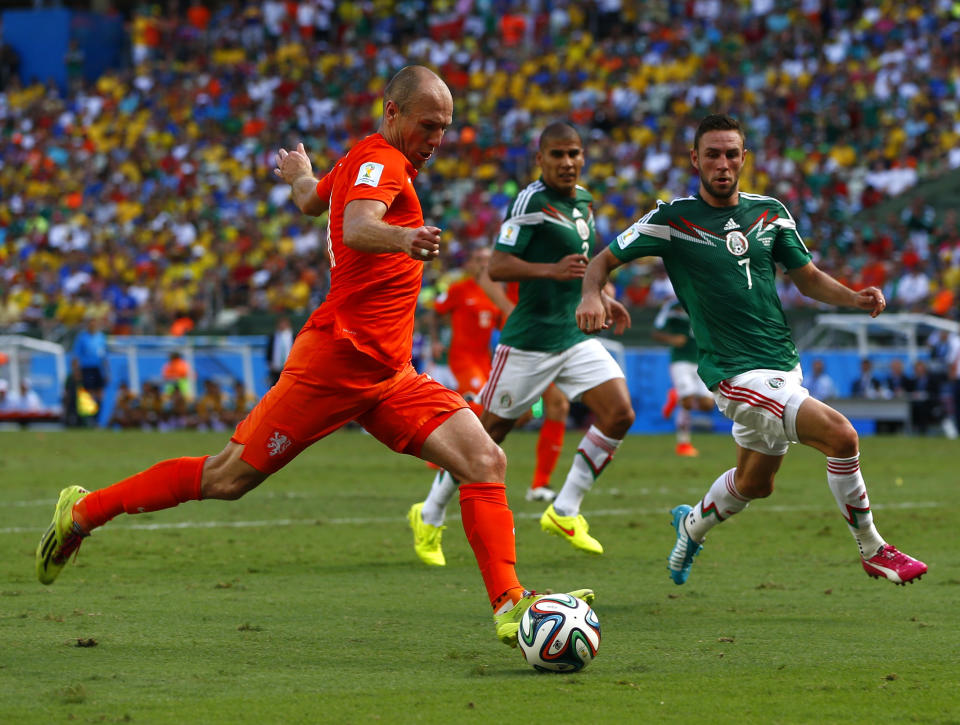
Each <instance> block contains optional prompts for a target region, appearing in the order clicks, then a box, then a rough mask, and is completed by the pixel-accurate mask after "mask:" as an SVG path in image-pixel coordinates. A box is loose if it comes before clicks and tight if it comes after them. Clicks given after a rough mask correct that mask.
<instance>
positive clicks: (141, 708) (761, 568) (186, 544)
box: [0, 431, 960, 725]
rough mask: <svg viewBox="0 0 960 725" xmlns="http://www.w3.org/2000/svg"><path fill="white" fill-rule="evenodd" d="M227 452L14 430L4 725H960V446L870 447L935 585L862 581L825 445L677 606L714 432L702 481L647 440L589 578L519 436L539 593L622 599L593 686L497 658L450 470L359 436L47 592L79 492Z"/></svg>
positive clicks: (3, 601)
mask: <svg viewBox="0 0 960 725" xmlns="http://www.w3.org/2000/svg"><path fill="white" fill-rule="evenodd" d="M578 439H579V434H577V433H574V432H570V433H569V434H568V436H567V446H566V451H565V455H564V456H563V458H561V463H560V465H559V466H558V469H560V470H558V471H557V473H555V474H554V477H555V481H559V480H560V479H562V475H563V474H564V473H565V470H566V467H567V466H568V465H569V461H570V455H571V454H572V451H573V449H574V447H575V445H576V442H577V440H578ZM224 440H225V436H223V435H212V434H211V435H207V434H141V433H109V432H83V431H81V432H64V433H41V432H24V433H14V432H8V433H2V434H0V491H2V492H3V495H4V499H5V501H6V503H7V505H6V506H4V507H3V508H2V509H0V646H2V649H0V722H3V723H47V722H63V721H71V722H140V723H185V722H201V723H205V722H225V723H238V722H267V723H319V722H330V723H366V722H375V721H380V722H390V723H406V722H423V723H434V722H436V723H440V722H443V723H459V722H466V723H471V722H476V723H484V724H485V725H486V724H489V723H491V722H511V721H520V722H523V721H529V722H534V723H539V722H545V721H549V720H556V721H572V722H586V723H607V722H610V723H614V722H615V723H621V724H622V723H643V722H685V723H689V722H694V723H717V722H720V723H722V722H747V723H796V722H809V723H825V722H837V723H839V722H842V723H879V722H922V723H931V722H940V723H948V722H952V723H958V722H960V614H958V612H960V603H958V600H960V554H958V547H957V540H958V537H957V531H958V529H960V514H958V511H957V509H955V508H953V506H952V505H950V501H953V500H954V499H955V498H956V483H957V477H956V461H957V460H958V456H957V444H956V442H951V441H945V440H942V439H917V438H869V439H865V440H864V441H863V470H864V472H865V475H866V476H867V481H868V485H869V486H870V493H871V499H872V502H873V504H874V509H875V517H876V520H877V523H878V526H879V528H880V531H881V533H882V534H883V535H884V536H885V537H886V538H887V539H888V540H890V541H891V542H893V543H895V544H897V545H898V546H900V547H901V548H903V549H904V550H906V551H907V552H909V553H911V554H914V555H916V556H918V557H920V558H922V559H924V560H925V561H926V562H927V563H928V564H929V565H930V572H929V573H928V574H927V576H925V577H924V579H923V581H921V582H920V583H918V584H915V585H912V586H907V587H895V586H893V585H891V584H890V583H888V582H883V581H875V580H873V579H870V578H868V577H867V576H866V575H865V574H864V573H863V571H862V569H861V568H860V565H859V563H858V559H857V554H856V547H855V545H854V544H853V541H852V539H851V537H850V536H849V534H848V533H847V530H846V526H845V525H844V523H843V521H842V519H841V518H840V515H839V512H838V511H837V509H836V505H835V503H834V501H833V497H832V496H831V495H830V492H829V489H828V488H827V485H826V480H825V479H826V475H825V467H824V462H823V459H822V457H821V456H820V455H819V454H817V453H816V452H814V451H812V450H810V449H805V448H803V447H800V446H798V447H795V448H794V450H792V451H791V453H790V454H789V456H788V458H787V461H786V462H785V464H784V466H783V469H782V470H781V472H780V474H779V476H778V479H777V489H778V490H777V491H776V492H775V494H774V495H773V496H772V497H771V498H770V499H767V500H765V501H759V502H756V503H754V504H753V505H752V506H751V507H750V509H749V510H748V511H746V512H745V513H744V514H742V515H740V516H738V517H736V518H734V519H732V520H730V521H729V522H727V523H725V524H724V525H723V526H721V527H719V528H717V529H715V530H714V531H713V532H712V533H711V535H710V537H709V539H708V541H707V545H706V547H705V548H704V551H703V552H702V553H701V555H700V556H699V558H698V559H697V563H696V565H695V566H694V569H693V573H692V575H691V578H690V581H689V582H688V583H687V584H686V585H685V586H683V587H677V586H675V585H674V584H673V583H672V582H671V581H670V579H669V577H668V575H667V572H666V568H665V564H666V555H667V553H668V551H669V549H670V547H671V546H672V542H673V535H672V533H671V530H670V528H669V514H668V510H669V508H670V507H671V506H673V505H675V504H676V503H680V502H686V503H690V504H693V503H695V502H696V501H697V500H698V499H699V497H700V496H701V495H702V493H703V491H704V490H705V488H706V487H707V486H708V485H709V484H710V483H711V482H712V481H713V480H714V478H715V477H716V476H717V475H718V474H719V473H720V472H722V471H723V470H725V469H726V468H728V467H730V466H731V465H732V461H733V443H732V441H731V440H730V439H729V438H728V437H725V436H705V435H703V436H699V437H698V438H697V440H696V444H697V445H698V447H699V448H700V449H701V453H702V455H701V457H700V458H698V459H694V460H679V459H677V458H675V457H674V456H673V455H672V440H671V439H670V438H668V437H642V436H635V437H631V438H629V439H628V440H627V441H626V443H625V444H624V445H623V447H622V449H621V451H620V453H619V454H618V457H617V460H616V462H615V463H614V464H613V465H612V467H611V468H609V469H608V470H607V471H606V472H605V474H604V476H603V478H602V479H601V480H600V482H599V484H598V485H597V486H596V488H595V490H594V492H593V493H592V494H591V495H590V496H589V497H588V498H587V500H586V502H585V506H584V513H585V514H586V516H587V518H588V520H589V521H590V523H591V533H593V534H595V535H596V536H597V538H598V539H599V540H600V541H601V542H602V543H603V545H604V547H605V549H606V553H605V554H604V556H603V557H599V558H587V557H585V556H583V555H580V554H578V553H577V552H576V551H574V550H573V549H572V548H570V547H568V545H566V544H565V543H564V542H562V541H560V540H558V539H556V538H553V537H548V536H546V535H545V534H543V533H541V532H540V530H539V525H538V523H537V518H538V516H539V514H540V512H541V510H542V505H541V504H532V503H527V502H525V501H524V500H523V496H522V493H523V490H524V487H525V485H526V483H527V481H528V480H529V477H530V474H531V470H532V465H533V449H534V445H535V437H534V436H533V435H532V434H529V433H516V434H513V435H512V436H511V437H510V438H509V439H508V440H507V442H506V445H505V448H506V451H507V454H508V457H509V460H510V465H509V479H510V484H509V486H510V488H509V491H510V499H511V505H512V506H513V508H514V512H515V515H516V524H517V548H518V556H519V565H518V572H519V574H520V577H521V580H522V581H523V582H524V583H525V584H526V585H527V586H529V587H531V588H536V589H546V588H552V589H554V590H557V591H562V590H567V589H571V588H577V587H584V586H590V587H593V588H595V589H596V590H597V602H596V606H595V608H596V611H597V614H598V616H599V617H600V621H601V624H602V628H603V641H602V643H601V646H600V653H599V655H598V657H597V659H596V661H595V662H593V663H592V664H591V665H590V667H589V668H587V669H586V670H584V671H583V672H582V673H579V674H576V675H553V674H539V673H536V672H534V670H533V669H531V668H530V667H528V666H527V665H526V664H524V663H523V662H522V661H521V660H520V657H519V654H518V653H517V651H516V650H510V649H508V648H506V647H504V646H503V645H501V644H500V643H499V642H498V641H497V640H496V638H495V637H494V633H493V624H492V619H491V616H490V610H489V607H488V605H487V602H486V600H485V596H484V590H483V585H482V582H481V580H480V576H479V574H478V572H477V570H476V565H475V563H474V560H473V556H472V554H471V552H470V549H469V547H468V545H467V544H466V541H465V538H464V536H463V532H462V529H461V528H460V525H459V520H458V519H456V518H454V517H453V516H451V520H450V521H448V523H449V525H450V526H449V529H448V530H447V532H446V534H445V540H444V551H445V553H446V555H447V562H448V563H447V566H446V567H445V568H443V569H428V568H426V567H423V566H421V565H420V564H419V562H418V561H416V560H415V558H414V554H413V550H412V545H411V540H410V535H409V531H408V529H407V526H406V521H405V513H406V511H407V508H408V507H409V505H410V504H411V503H412V502H414V501H417V500H421V499H422V498H423V496H424V495H425V494H426V491H427V489H428V486H429V483H430V478H431V473H430V472H429V471H428V470H427V469H426V468H425V467H424V465H423V464H422V463H421V462H419V461H417V460H415V459H412V458H409V457H405V456H399V455H395V454H391V453H390V452H389V451H387V450H386V449H384V448H382V447H381V446H380V445H379V444H378V443H376V441H374V440H372V439H371V438H370V437H368V436H364V435H362V434H359V433H356V432H349V431H347V432H341V433H338V434H336V435H334V436H333V437H331V438H330V439H328V440H326V441H323V442H321V443H319V444H317V445H316V446H314V447H313V448H311V449H310V450H308V451H307V452H305V453H304V454H303V455H301V456H300V457H299V458H298V459H297V460H296V461H294V462H293V463H292V464H291V465H290V466H288V467H287V468H286V469H285V470H283V471H281V472H280V473H279V474H277V475H276V476H275V477H273V478H272V479H270V480H269V481H268V482H267V483H265V484H264V485H262V486H261V487H260V488H259V489H258V490H256V491H254V492H253V493H251V494H249V495H248V496H247V497H245V498H244V499H242V500H240V501H237V502H230V503H227V502H220V501H210V502H203V503H189V504H185V505H183V506H180V507H178V508H176V509H173V510H169V511H162V512H157V513H152V514H142V515H139V516H121V517H119V518H118V519H116V520H115V521H113V522H111V523H110V524H109V525H108V526H106V527H105V528H104V529H102V530H100V531H97V532H96V533H95V535H94V536H93V537H92V538H91V539H90V540H88V541H87V542H86V543H85V544H84V546H83V548H82V549H81V551H80V554H79V558H78V559H77V560H76V562H75V563H73V564H71V565H69V566H68V568H67V569H65V570H64V572H63V574H62V575H61V577H60V578H59V579H58V581H57V582H56V583H55V584H54V585H53V586H50V587H44V586H41V585H40V584H38V583H37V581H36V579H35V576H34V560H33V555H34V547H35V545H36V542H37V540H38V538H39V536H40V534H41V533H42V531H43V529H44V528H45V527H46V525H47V524H48V522H49V517H50V515H51V513H52V510H53V504H54V502H55V500H56V496H57V492H58V491H59V490H60V488H61V487H62V486H63V485H66V484H68V483H79V484H81V485H84V486H86V487H88V488H98V487H102V486H104V485H106V484H108V483H110V482H112V481H114V480H117V479H118V478H121V477H123V476H126V475H129V474H130V473H132V472H135V471H137V470H140V469H142V468H144V467H146V466H147V465H150V464H152V463H153V462H155V461H157V460H161V459H163V458H168V457H173V456H178V455H199V454H202V453H205V452H210V453H213V452H216V451H218V450H219V449H220V447H221V446H222V444H223V442H224ZM453 508H454V509H455V508H456V506H455V505H454V506H453ZM456 513H457V511H455V510H454V511H452V512H451V514H456ZM79 644H84V645H87V646H78V645H79ZM90 645H93V646H90Z"/></svg>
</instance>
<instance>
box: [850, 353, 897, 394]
mask: <svg viewBox="0 0 960 725" xmlns="http://www.w3.org/2000/svg"><path fill="white" fill-rule="evenodd" d="M850 394H851V395H852V396H853V397H854V398H870V399H876V398H886V397H889V391H887V389H886V388H884V387H883V383H881V382H880V379H879V378H878V377H876V376H875V375H874V374H873V363H872V362H870V360H869V359H868V358H863V359H862V360H860V376H859V377H858V378H857V379H856V380H854V381H853V387H852V388H851V390H850Z"/></svg>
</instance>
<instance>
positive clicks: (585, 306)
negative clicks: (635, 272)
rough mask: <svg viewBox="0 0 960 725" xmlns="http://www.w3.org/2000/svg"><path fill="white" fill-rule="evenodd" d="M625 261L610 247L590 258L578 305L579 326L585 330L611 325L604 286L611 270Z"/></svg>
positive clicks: (596, 330)
mask: <svg viewBox="0 0 960 725" xmlns="http://www.w3.org/2000/svg"><path fill="white" fill-rule="evenodd" d="M621 264H623V262H621V261H620V260H619V259H617V258H616V257H615V256H613V253H612V252H611V251H610V249H609V248H607V249H604V250H603V251H602V252H600V253H599V254H598V255H597V256H595V257H594V258H593V259H591V260H590V263H589V264H588V265H587V269H586V272H585V273H584V277H583V291H582V296H581V298H580V304H579V305H577V312H576V315H577V326H578V327H579V328H580V329H581V330H583V331H584V332H598V331H600V330H605V329H606V328H607V327H609V326H610V324H609V320H610V309H609V306H608V305H607V304H604V299H603V288H604V286H605V285H606V284H607V280H608V278H609V277H610V272H612V271H613V270H615V269H616V268H617V267H619V266H620V265H621Z"/></svg>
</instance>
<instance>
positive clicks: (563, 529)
mask: <svg viewBox="0 0 960 725" xmlns="http://www.w3.org/2000/svg"><path fill="white" fill-rule="evenodd" d="M547 518H548V519H550V520H551V521H552V522H553V523H554V524H556V526H557V528H558V529H560V530H561V531H562V532H563V533H565V534H566V535H567V536H573V535H574V534H575V533H577V530H576V529H565V528H563V526H561V525H560V522H559V521H557V520H556V519H555V518H553V516H551V515H550V514H547Z"/></svg>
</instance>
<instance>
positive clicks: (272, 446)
mask: <svg viewBox="0 0 960 725" xmlns="http://www.w3.org/2000/svg"><path fill="white" fill-rule="evenodd" d="M292 442H293V441H291V440H290V439H289V438H288V437H287V436H285V435H284V434H283V433H281V432H280V431H278V430H275V431H274V432H273V435H272V436H270V439H269V440H268V441H267V452H268V453H269V454H270V455H271V456H279V455H280V454H281V453H283V452H284V451H285V450H287V449H288V448H289V447H290V444H291V443H292Z"/></svg>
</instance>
